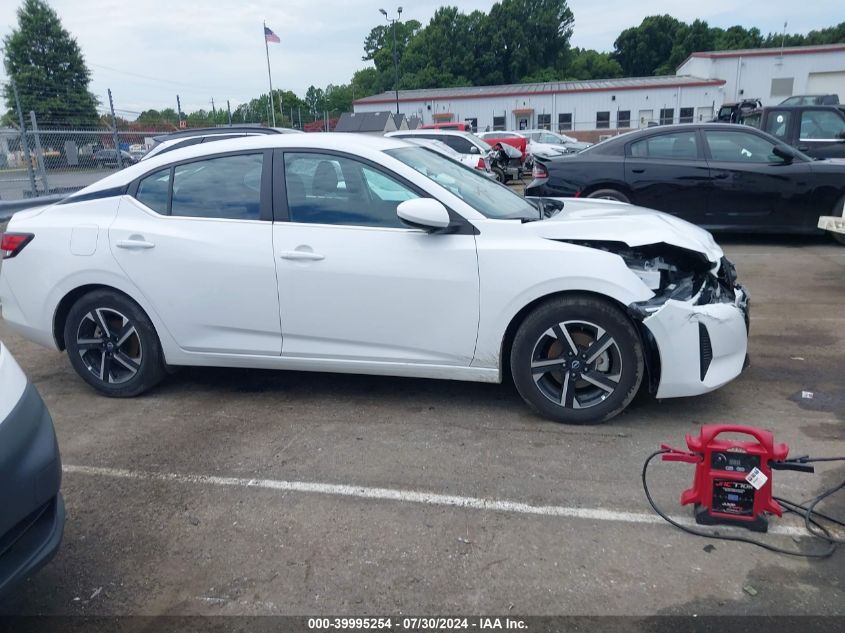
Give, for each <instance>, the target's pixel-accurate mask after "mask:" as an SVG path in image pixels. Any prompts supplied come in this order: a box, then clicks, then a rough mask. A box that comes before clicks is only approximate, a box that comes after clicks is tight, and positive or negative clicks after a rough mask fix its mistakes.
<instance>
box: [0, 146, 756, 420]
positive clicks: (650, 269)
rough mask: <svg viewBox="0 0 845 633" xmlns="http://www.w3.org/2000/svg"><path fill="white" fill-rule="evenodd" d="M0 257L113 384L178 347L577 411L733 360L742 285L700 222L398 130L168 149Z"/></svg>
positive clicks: (35, 330)
mask: <svg viewBox="0 0 845 633" xmlns="http://www.w3.org/2000/svg"><path fill="white" fill-rule="evenodd" d="M3 256H4V258H5V259H4V261H3V267H2V271H0V301H2V306H3V318H4V319H5V321H6V323H7V324H8V326H9V327H10V328H12V329H14V330H15V331H17V332H18V333H20V335H22V336H23V337H25V338H27V339H29V340H31V341H35V342H37V343H40V344H42V345H44V346H46V347H49V348H52V349H54V350H66V351H67V354H68V358H69V360H70V363H71V365H72V366H73V368H74V369H75V370H76V372H77V373H78V374H79V376H80V377H81V378H82V379H83V380H84V381H85V382H87V383H88V384H89V385H91V386H92V387H93V388H94V389H96V390H97V391H99V392H101V393H103V394H105V395H108V396H117V397H126V396H135V395H138V394H140V393H143V392H144V391H147V390H148V389H151V388H152V387H154V386H155V385H156V384H157V383H159V382H160V381H161V380H163V379H164V378H165V377H166V375H167V367H168V366H172V365H208V366H222V367H258V368H268V369H289V370H301V371H317V372H326V371H330V372H347V373H358V374H385V375H393V376H412V377H424V378H445V379H452V380H469V381H481V382H501V381H502V380H504V379H505V377H506V376H511V377H512V379H513V381H514V382H515V384H516V387H517V389H518V390H519V393H520V394H521V395H522V397H523V398H524V399H525V401H526V402H527V403H528V404H529V405H530V406H531V407H533V408H534V409H535V410H536V411H539V412H540V413H541V414H542V415H544V416H546V417H548V418H550V419H552V420H556V421H559V422H568V423H592V422H602V421H604V420H608V419H610V418H611V417H613V416H614V415H616V414H617V413H619V412H620V411H622V410H623V409H624V408H625V407H626V406H627V405H628V404H629V403H630V401H631V400H632V399H633V397H634V395H635V394H636V393H637V392H638V390H639V388H640V385H641V384H645V385H647V386H648V388H649V389H650V390H651V392H652V393H654V394H655V395H656V396H657V397H658V398H671V397H677V396H691V395H695V394H700V393H705V392H707V391H711V390H713V389H716V388H717V387H720V386H721V385H723V384H725V383H726V382H728V381H730V380H732V379H733V378H735V377H736V376H737V375H739V373H740V372H741V371H742V368H743V366H744V361H745V359H746V347H747V334H746V294H745V291H744V290H743V289H742V287H741V286H739V285H738V284H737V283H736V274H735V270H734V267H733V266H732V265H731V264H730V262H728V261H727V260H726V259H725V258H724V256H723V253H722V250H721V249H720V248H719V246H718V245H717V244H716V243H715V242H714V241H713V237H712V236H711V235H710V234H709V233H707V232H706V231H704V230H702V229H700V228H698V227H696V226H694V225H692V224H689V223H687V222H685V221H683V220H680V219H679V218H676V217H673V216H670V215H666V214H663V213H660V212H657V211H652V210H649V209H643V208H638V207H634V206H631V205H627V204H621V203H615V202H610V201H607V200H596V199H584V200H581V199H565V200H564V199H560V200H555V199H548V198H546V199H543V198H537V199H533V200H528V199H525V198H523V197H522V196H520V195H518V194H515V193H513V192H512V191H510V190H509V189H508V188H507V187H503V186H501V185H499V184H498V183H496V182H493V181H491V180H490V179H488V178H486V177H484V176H483V175H481V174H480V173H478V172H477V171H476V170H471V169H466V168H465V167H464V166H463V165H460V164H457V163H455V162H454V161H452V160H449V159H447V158H444V157H442V156H439V155H437V154H436V153H434V152H432V151H430V150H428V149H425V148H423V147H419V146H415V145H411V144H409V143H406V142H405V141H403V140H401V139H398V138H381V137H370V136H363V135H357V134H332V133H327V134H285V135H278V134H272V135H267V136H255V137H247V138H240V139H231V140H226V141H220V142H216V143H207V144H200V145H194V146H191V147H186V148H183V149H179V150H174V151H172V152H168V153H166V154H163V155H160V156H156V157H153V158H151V159H148V160H145V161H142V162H140V163H138V164H137V165H133V166H130V167H127V168H126V169H124V170H122V171H120V172H118V173H115V174H113V175H110V176H108V177H106V178H104V179H102V180H100V181H98V182H96V183H94V184H93V185H91V186H89V187H86V188H85V189H83V190H81V191H79V192H77V193H75V194H73V195H71V196H70V197H68V198H66V199H64V200H63V201H61V202H59V203H57V204H55V205H52V206H49V207H42V208H36V209H31V210H26V211H20V212H19V213H17V214H16V215H14V216H13V217H12V219H11V221H10V223H9V226H8V233H7V234H5V235H4V237H3ZM33 280H37V283H34V282H33Z"/></svg>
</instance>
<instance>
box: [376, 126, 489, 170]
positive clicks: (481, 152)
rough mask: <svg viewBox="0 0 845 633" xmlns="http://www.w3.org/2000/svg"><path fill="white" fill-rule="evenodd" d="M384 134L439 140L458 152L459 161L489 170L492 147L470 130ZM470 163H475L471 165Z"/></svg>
mask: <svg viewBox="0 0 845 633" xmlns="http://www.w3.org/2000/svg"><path fill="white" fill-rule="evenodd" d="M385 136H386V137H388V138H401V139H420V138H425V139H431V140H433V141H440V142H441V143H445V144H446V145H448V146H449V147H451V148H452V149H453V150H455V151H456V152H457V153H459V154H460V155H461V157H462V160H461V162H464V163H465V164H467V165H469V166H470V167H474V168H475V169H478V170H481V171H487V172H489V171H490V161H489V160H488V157H489V156H490V152H491V151H493V148H492V147H490V145H489V144H488V143H487V142H486V141H484V140H482V139H480V138H479V137H477V136H476V135H475V134H473V133H472V132H461V131H459V130H442V129H420V130H401V131H397V132H388V133H387V134H385ZM472 163H475V164H474V165H473V164H472Z"/></svg>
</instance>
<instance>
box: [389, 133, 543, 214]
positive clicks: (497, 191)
mask: <svg viewBox="0 0 845 633" xmlns="http://www.w3.org/2000/svg"><path fill="white" fill-rule="evenodd" d="M385 154H388V155H389V156H392V157H393V158H395V159H396V160H398V161H400V162H402V163H404V164H406V165H408V167H410V168H411V169H413V170H415V171H418V172H419V173H421V174H422V175H423V176H426V177H427V178H430V179H431V180H433V181H434V182H436V183H437V184H438V185H440V186H441V187H443V188H444V189H448V190H449V191H450V192H451V193H453V194H455V195H456V196H458V197H459V198H460V199H461V200H463V201H464V202H466V203H467V204H468V205H469V206H471V207H472V208H473V209H475V210H476V211H478V212H479V213H481V214H482V215H484V216H485V217H488V218H494V219H500V220H517V219H523V220H536V219H537V208H536V207H535V206H533V205H532V204H530V203H529V202H527V201H526V200H525V198H523V197H522V196H519V195H517V194H515V193H514V192H512V191H511V190H510V189H508V188H507V187H505V186H503V185H500V184H499V183H497V182H496V181H494V180H492V179H490V178H487V177H486V176H483V175H481V174H479V173H476V170H474V169H470V168H469V167H466V166H464V165H461V164H458V163H456V162H454V161H452V160H449V159H448V158H445V157H443V156H439V155H437V154H435V153H433V152H430V151H427V150H425V149H423V148H422V147H402V148H399V149H389V150H386V151H385Z"/></svg>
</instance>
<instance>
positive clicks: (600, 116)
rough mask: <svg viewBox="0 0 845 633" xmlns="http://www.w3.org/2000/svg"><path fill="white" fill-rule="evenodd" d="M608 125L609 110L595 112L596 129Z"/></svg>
mask: <svg viewBox="0 0 845 633" xmlns="http://www.w3.org/2000/svg"><path fill="white" fill-rule="evenodd" d="M608 127H610V112H596V129H597V130H599V129H602V128H608Z"/></svg>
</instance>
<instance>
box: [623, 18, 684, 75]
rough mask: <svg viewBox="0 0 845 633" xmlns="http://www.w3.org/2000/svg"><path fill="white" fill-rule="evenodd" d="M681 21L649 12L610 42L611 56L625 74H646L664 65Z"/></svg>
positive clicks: (652, 72) (670, 52) (653, 72)
mask: <svg viewBox="0 0 845 633" xmlns="http://www.w3.org/2000/svg"><path fill="white" fill-rule="evenodd" d="M682 24H683V23H682V22H680V21H678V20H676V19H675V18H673V17H672V16H671V15H650V16H648V17H646V18H644V19H643V21H642V22H641V23H640V25H639V26H632V27H631V28H628V29H625V30H624V31H622V32H621V33H620V34H619V37H617V38H616V41H615V42H614V43H613V49H614V50H613V59H615V60H616V61H617V62H618V63H619V65H620V66H621V67H622V72H623V73H624V74H625V75H626V76H628V77H646V76H649V75H653V74H655V72H656V71H657V70H658V69H659V68H661V66H664V64H666V62H667V61H668V59H669V56H670V55H671V54H672V47H673V46H674V44H675V39H676V36H677V34H678V31H679V30H680V29H681V27H682Z"/></svg>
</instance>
